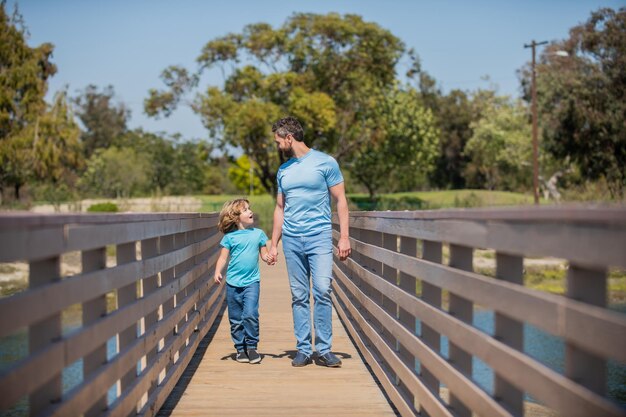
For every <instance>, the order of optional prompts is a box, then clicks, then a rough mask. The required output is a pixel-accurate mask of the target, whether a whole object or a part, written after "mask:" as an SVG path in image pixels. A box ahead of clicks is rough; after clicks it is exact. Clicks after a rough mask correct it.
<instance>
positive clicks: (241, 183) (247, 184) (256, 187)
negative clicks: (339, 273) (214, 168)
mask: <svg viewBox="0 0 626 417" xmlns="http://www.w3.org/2000/svg"><path fill="white" fill-rule="evenodd" d="M255 169H258V168H257V167H255V166H254V165H253V164H251V163H250V160H249V159H248V157H247V156H246V155H242V156H240V157H239V158H238V159H237V160H236V161H235V163H234V164H233V165H232V166H231V167H230V168H229V169H228V178H229V179H230V181H231V182H232V183H233V184H234V185H235V187H237V190H239V191H241V192H243V193H246V194H248V195H250V194H252V195H260V194H265V190H264V189H263V187H262V186H261V181H259V177H258V176H256V175H254V173H253V171H254V170H255ZM250 191H252V192H250Z"/></svg>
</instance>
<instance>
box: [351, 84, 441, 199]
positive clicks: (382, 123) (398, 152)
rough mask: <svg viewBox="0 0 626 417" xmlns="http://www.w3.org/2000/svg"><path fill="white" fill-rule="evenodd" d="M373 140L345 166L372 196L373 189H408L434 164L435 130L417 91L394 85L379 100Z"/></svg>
mask: <svg viewBox="0 0 626 417" xmlns="http://www.w3.org/2000/svg"><path fill="white" fill-rule="evenodd" d="M379 109H380V111H379V113H378V114H376V116H377V118H376V119H374V120H375V122H378V123H377V125H376V126H373V128H372V129H373V130H374V131H373V133H372V138H373V140H372V141H371V142H369V143H367V144H365V145H363V147H362V148H361V149H360V151H359V152H358V153H357V155H355V160H354V162H353V163H352V164H351V165H349V169H350V171H351V172H352V174H353V175H354V177H355V178H356V179H357V180H358V181H359V182H361V183H362V184H363V185H364V186H365V187H366V188H367V190H368V192H369V194H370V198H371V199H373V198H374V196H375V194H376V193H377V191H378V190H379V189H381V188H383V187H385V189H386V190H388V191H394V185H395V187H397V188H396V189H401V190H406V189H412V188H414V187H415V186H416V185H417V184H416V182H417V181H419V180H420V179H421V180H423V179H424V178H425V176H426V175H428V173H429V172H431V171H432V170H433V168H434V161H435V159H436V155H437V139H438V131H437V129H436V127H435V122H434V119H433V116H432V113H431V112H430V110H428V109H426V108H424V106H423V105H422V104H421V103H420V101H419V98H418V95H417V92H416V91H415V90H412V89H409V90H407V91H405V90H400V89H394V90H390V91H389V92H388V93H387V94H385V95H384V96H383V97H381V98H380V100H379ZM390 180H391V181H390Z"/></svg>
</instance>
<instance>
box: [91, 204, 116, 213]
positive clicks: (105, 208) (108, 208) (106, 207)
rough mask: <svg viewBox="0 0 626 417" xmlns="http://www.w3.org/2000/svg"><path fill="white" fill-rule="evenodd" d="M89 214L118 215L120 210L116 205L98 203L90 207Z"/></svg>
mask: <svg viewBox="0 0 626 417" xmlns="http://www.w3.org/2000/svg"><path fill="white" fill-rule="evenodd" d="M87 211H89V212H105V213H117V212H118V211H119V209H118V208H117V204H115V203H110V202H107V203H96V204H92V205H90V206H89V208H88V209H87Z"/></svg>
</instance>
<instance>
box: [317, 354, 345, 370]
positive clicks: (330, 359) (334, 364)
mask: <svg viewBox="0 0 626 417" xmlns="http://www.w3.org/2000/svg"><path fill="white" fill-rule="evenodd" d="M318 359H319V361H320V363H321V364H322V365H324V366H328V367H329V368H340V367H341V359H339V358H338V357H337V356H335V355H334V354H333V353H332V352H327V353H324V354H323V355H320V356H319V357H318Z"/></svg>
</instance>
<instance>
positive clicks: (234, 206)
mask: <svg viewBox="0 0 626 417" xmlns="http://www.w3.org/2000/svg"><path fill="white" fill-rule="evenodd" d="M246 204H248V206H249V205H250V202H249V201H248V200H247V199H245V198H238V199H236V200H232V201H227V202H225V203H224V206H223V207H222V211H220V218H219V222H218V224H217V228H218V229H219V230H220V232H222V233H224V234H226V233H230V232H232V231H235V230H237V222H238V221H239V215H240V214H241V213H243V211H244V210H245V209H246Z"/></svg>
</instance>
